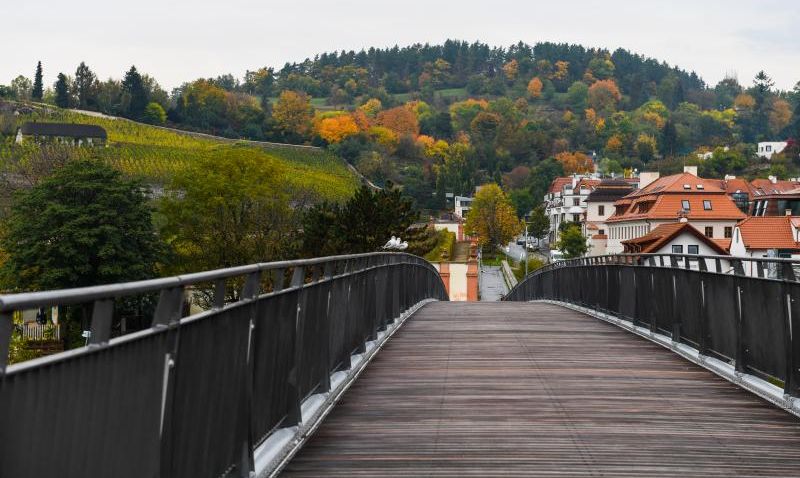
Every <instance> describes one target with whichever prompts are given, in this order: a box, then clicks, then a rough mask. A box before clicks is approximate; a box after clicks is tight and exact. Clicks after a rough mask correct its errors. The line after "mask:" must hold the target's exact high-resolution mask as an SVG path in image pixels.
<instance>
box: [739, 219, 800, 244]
mask: <svg viewBox="0 0 800 478" xmlns="http://www.w3.org/2000/svg"><path fill="white" fill-rule="evenodd" d="M797 220H798V218H796V217H792V216H759V217H748V218H747V219H745V220H744V221H742V222H740V223H739V225H738V226H737V227H738V228H739V233H740V234H741V235H742V242H744V246H745V247H746V248H747V249H751V250H752V249H800V243H798V242H797V241H796V237H795V232H794V225H795V224H797Z"/></svg>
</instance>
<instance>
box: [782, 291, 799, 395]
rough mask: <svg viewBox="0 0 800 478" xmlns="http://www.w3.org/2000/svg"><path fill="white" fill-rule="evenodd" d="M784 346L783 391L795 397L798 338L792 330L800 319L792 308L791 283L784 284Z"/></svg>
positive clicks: (797, 371)
mask: <svg viewBox="0 0 800 478" xmlns="http://www.w3.org/2000/svg"><path fill="white" fill-rule="evenodd" d="M783 290H784V294H783V296H784V304H783V305H784V318H785V321H784V323H785V327H784V330H785V332H784V337H785V341H784V347H785V350H786V355H785V356H786V379H785V381H784V385H783V393H784V394H786V395H790V396H793V397H797V389H798V386H800V340H795V339H794V331H795V330H797V327H800V320H798V317H797V314H795V310H794V301H795V300H794V298H793V297H792V292H791V290H792V285H790V284H784V286H783Z"/></svg>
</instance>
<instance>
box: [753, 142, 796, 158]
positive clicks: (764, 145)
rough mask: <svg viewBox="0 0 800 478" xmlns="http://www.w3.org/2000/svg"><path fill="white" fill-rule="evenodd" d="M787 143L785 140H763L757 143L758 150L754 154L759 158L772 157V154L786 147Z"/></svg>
mask: <svg viewBox="0 0 800 478" xmlns="http://www.w3.org/2000/svg"><path fill="white" fill-rule="evenodd" d="M788 144H789V143H788V142H786V141H764V142H761V143H758V150H757V152H756V154H757V155H758V157H759V158H766V159H772V155H773V154H779V153H780V152H781V151H783V150H784V149H786V146H787V145H788Z"/></svg>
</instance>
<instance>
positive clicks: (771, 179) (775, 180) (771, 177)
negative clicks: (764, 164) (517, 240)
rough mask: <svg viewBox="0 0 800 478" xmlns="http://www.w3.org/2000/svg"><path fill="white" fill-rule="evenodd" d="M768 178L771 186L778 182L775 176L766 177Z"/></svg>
mask: <svg viewBox="0 0 800 478" xmlns="http://www.w3.org/2000/svg"><path fill="white" fill-rule="evenodd" d="M768 178H769V182H771V183H772V184H775V183H777V182H778V178H777V177H776V176H768Z"/></svg>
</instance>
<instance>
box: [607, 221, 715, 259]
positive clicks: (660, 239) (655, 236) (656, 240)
mask: <svg viewBox="0 0 800 478" xmlns="http://www.w3.org/2000/svg"><path fill="white" fill-rule="evenodd" d="M684 233H688V234H692V235H693V236H695V237H697V239H698V240H700V242H702V243H704V244H705V245H707V246H708V247H710V248H711V249H712V250H714V252H715V253H717V254H727V253H728V252H727V251H726V250H725V248H724V247H723V246H722V245H720V244H719V243H717V242H716V241H714V240H713V239H710V238H708V237H706V236H705V235H704V234H703V233H701V232H700V231H698V230H697V229H696V228H695V227H694V226H692V225H691V224H689V223H688V222H675V223H670V224H662V225H660V226H658V227H656V228H655V229H653V230H652V231H650V232H649V233H648V234H645V235H644V236H641V237H637V238H634V239H628V240H627V241H622V244H624V245H626V246H628V247H629V248H631V249H634V250H635V252H641V253H644V254H646V253H650V252H656V251H658V250H659V249H661V248H662V247H664V246H666V245H667V244H669V242H670V241H671V240H673V239H674V238H676V237H678V236H679V235H681V234H684Z"/></svg>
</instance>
